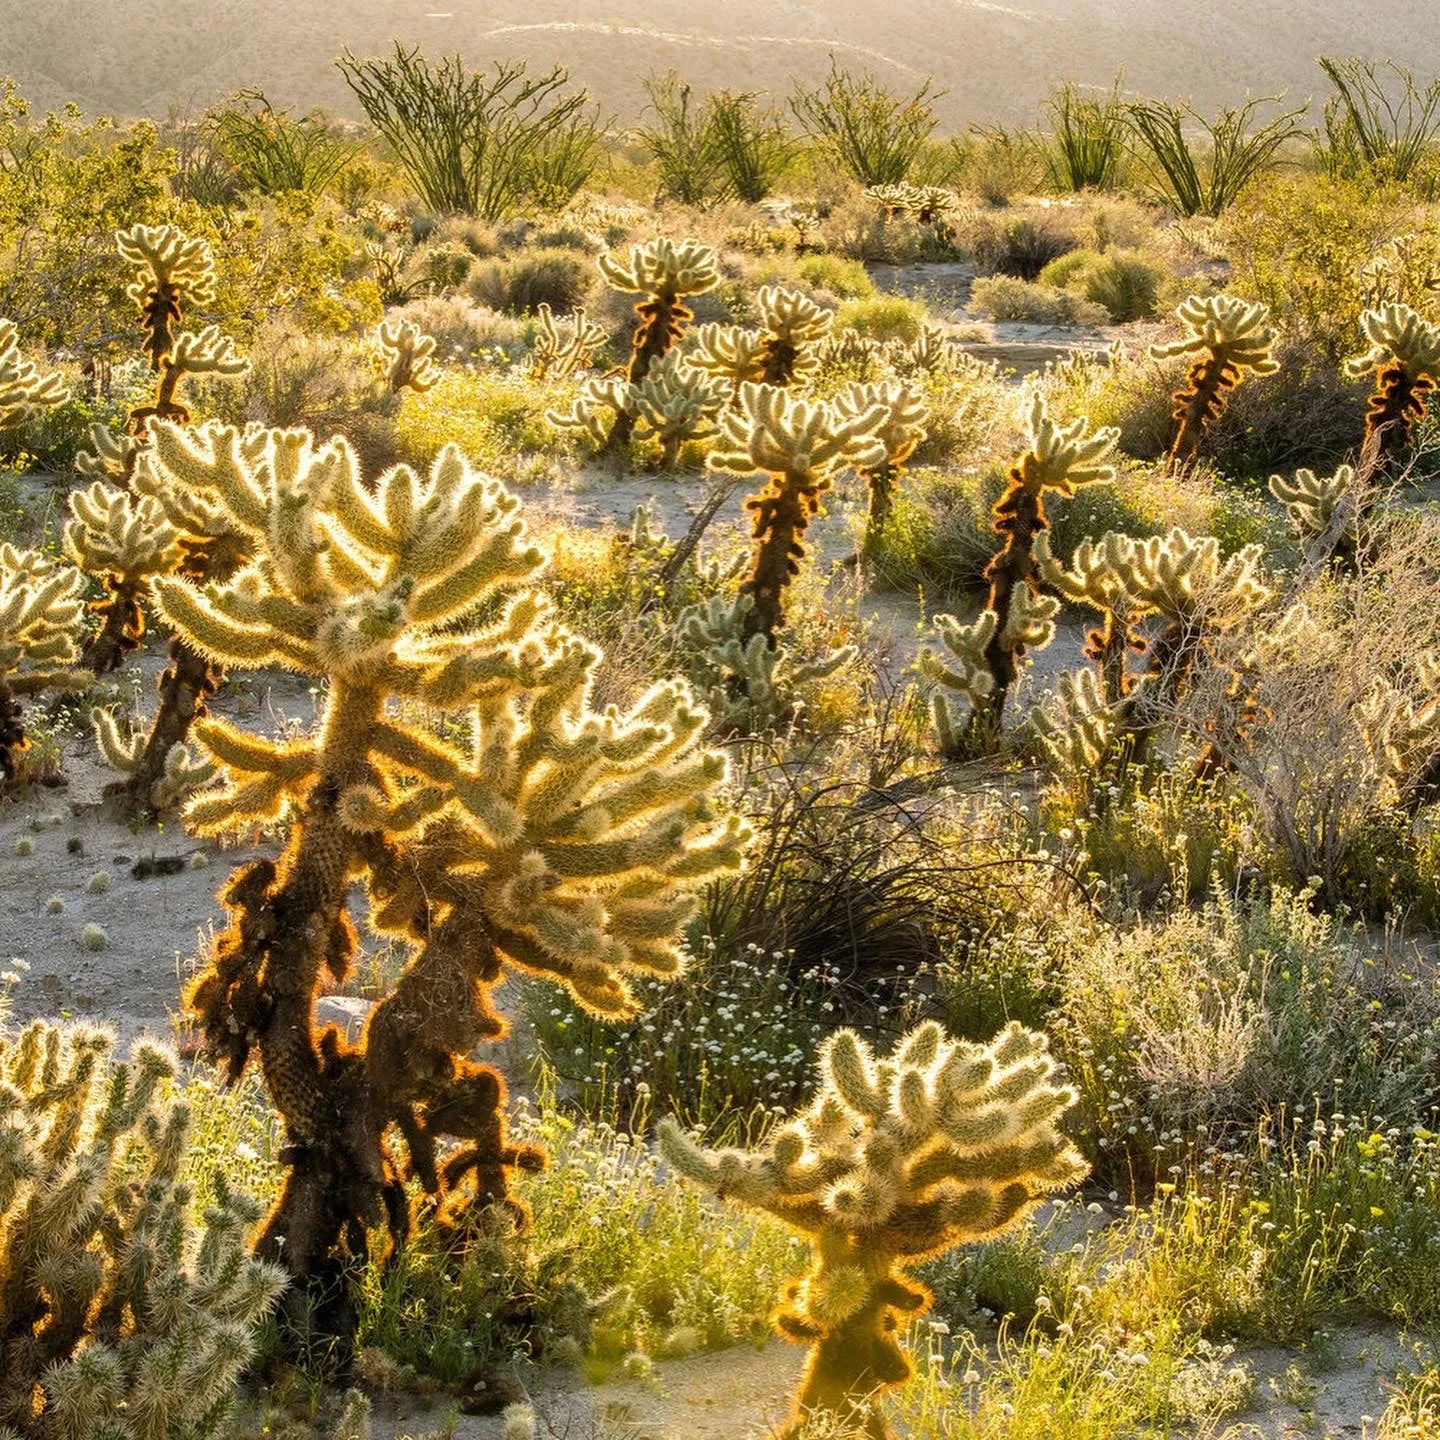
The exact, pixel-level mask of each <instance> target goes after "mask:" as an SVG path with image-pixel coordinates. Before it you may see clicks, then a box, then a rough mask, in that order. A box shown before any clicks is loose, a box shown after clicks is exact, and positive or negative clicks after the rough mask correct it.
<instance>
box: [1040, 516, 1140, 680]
mask: <svg viewBox="0 0 1440 1440" xmlns="http://www.w3.org/2000/svg"><path fill="white" fill-rule="evenodd" d="M1135 545H1136V541H1135V540H1134V539H1132V538H1131V537H1130V536H1129V535H1124V534H1121V533H1120V532H1119V531H1115V530H1112V531H1110V532H1109V533H1108V534H1106V535H1103V536H1101V538H1100V539H1099V540H1092V539H1091V538H1090V537H1089V536H1088V535H1087V536H1086V537H1085V539H1084V540H1082V541H1081V542H1080V544H1079V545H1077V546H1076V547H1075V554H1074V556H1073V557H1072V559H1071V562H1070V568H1068V569H1067V568H1066V567H1065V565H1064V564H1062V563H1061V562H1060V561H1059V560H1057V559H1056V558H1055V556H1054V555H1053V554H1052V553H1051V550H1050V536H1049V534H1048V532H1042V533H1041V534H1039V535H1037V536H1036V537H1035V564H1036V567H1037V569H1038V570H1039V573H1040V578H1041V579H1042V580H1043V581H1044V582H1045V584H1047V585H1049V586H1050V587H1051V588H1052V589H1054V590H1058V591H1059V592H1060V594H1061V595H1062V596H1063V597H1064V598H1065V599H1066V600H1069V601H1070V602H1071V603H1072V604H1076V605H1088V606H1090V608H1091V609H1093V610H1098V611H1099V612H1100V614H1101V616H1102V617H1103V621H1102V623H1101V624H1100V625H1098V626H1096V627H1095V628H1094V629H1092V630H1090V631H1089V633H1088V634H1087V635H1086V637H1085V657H1086V659H1088V660H1093V661H1094V662H1095V664H1096V665H1097V666H1098V667H1099V670H1100V677H1101V680H1102V682H1103V685H1104V693H1105V698H1106V700H1107V701H1108V702H1109V703H1111V704H1113V703H1114V702H1116V701H1117V700H1120V699H1123V698H1124V697H1125V696H1126V695H1128V694H1129V693H1130V692H1131V690H1132V689H1134V686H1135V677H1134V676H1132V675H1131V674H1130V673H1129V672H1128V670H1127V669H1126V663H1125V662H1126V654H1127V652H1129V651H1134V652H1135V653H1137V654H1143V653H1144V651H1145V648H1146V641H1145V637H1144V636H1143V635H1141V634H1140V632H1139V631H1138V630H1137V629H1136V628H1135V627H1136V625H1137V624H1138V622H1139V621H1140V620H1142V619H1143V618H1144V617H1145V616H1146V615H1148V614H1150V613H1151V612H1150V610H1149V609H1148V607H1146V606H1145V605H1143V604H1142V603H1141V602H1140V601H1139V600H1138V599H1137V598H1136V597H1135V596H1134V595H1132V594H1131V593H1130V590H1129V587H1128V585H1127V583H1126V578H1127V576H1128V575H1129V574H1130V573H1131V571H1132V569H1133V567H1134V564H1135Z"/></svg>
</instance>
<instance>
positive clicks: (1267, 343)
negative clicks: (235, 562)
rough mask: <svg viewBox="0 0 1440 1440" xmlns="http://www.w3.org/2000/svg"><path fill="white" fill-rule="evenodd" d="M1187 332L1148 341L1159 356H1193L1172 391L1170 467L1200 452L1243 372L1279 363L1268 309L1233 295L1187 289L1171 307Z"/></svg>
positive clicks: (1266, 370) (1267, 371)
mask: <svg viewBox="0 0 1440 1440" xmlns="http://www.w3.org/2000/svg"><path fill="white" fill-rule="evenodd" d="M1175 314H1176V316H1177V318H1178V319H1179V320H1180V322H1181V324H1183V325H1184V326H1185V329H1186V331H1187V333H1186V335H1185V336H1184V337H1182V338H1181V339H1179V340H1176V341H1173V342H1172V343H1170V344H1168V345H1152V346H1151V347H1150V354H1151V355H1152V356H1153V357H1154V358H1155V359H1157V360H1168V359H1171V358H1173V357H1175V356H1193V357H1194V358H1193V360H1192V361H1191V364H1190V370H1189V374H1188V376H1187V385H1186V388H1185V389H1184V390H1178V391H1176V393H1175V421H1176V426H1177V428H1176V431H1175V439H1174V441H1173V443H1172V444H1171V446H1170V455H1169V462H1168V463H1169V467H1170V468H1171V469H1172V470H1175V469H1180V468H1183V467H1184V466H1187V465H1189V464H1190V463H1191V462H1192V461H1193V460H1194V459H1195V457H1196V456H1197V455H1198V454H1199V453H1200V442H1201V441H1202V440H1203V439H1204V437H1205V432H1206V430H1207V429H1208V428H1209V427H1210V426H1211V425H1213V424H1214V423H1215V421H1216V420H1218V419H1219V418H1220V416H1221V414H1222V413H1223V412H1224V410H1225V406H1226V403H1227V402H1228V400H1229V398H1230V392H1231V391H1232V390H1233V389H1234V388H1235V387H1236V386H1237V385H1238V384H1239V383H1240V382H1241V380H1243V379H1244V377H1245V375H1246V374H1247V373H1248V374H1253V375H1273V374H1274V373H1275V371H1277V370H1278V369H1279V368H1280V364H1279V361H1277V360H1276V359H1275V358H1274V356H1273V355H1272V353H1271V352H1272V351H1273V349H1274V347H1275V339H1276V333H1275V330H1274V328H1273V327H1272V326H1270V325H1269V324H1267V323H1266V322H1267V321H1268V320H1269V317H1270V310H1269V307H1268V306H1265V305H1255V304H1251V303H1250V302H1249V301H1246V300H1239V299H1237V298H1235V297H1234V296H1232V295H1210V296H1207V297H1205V298H1203V299H1202V298H1201V297H1200V296H1199V295H1191V296H1190V297H1189V299H1187V300H1184V301H1182V302H1181V304H1180V306H1179V308H1178V309H1177V310H1176V312H1175Z"/></svg>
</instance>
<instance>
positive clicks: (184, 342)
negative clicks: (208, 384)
mask: <svg viewBox="0 0 1440 1440" xmlns="http://www.w3.org/2000/svg"><path fill="white" fill-rule="evenodd" d="M115 246H116V248H117V249H118V250H119V252H120V256H121V258H122V259H123V260H126V261H128V262H129V263H130V264H131V265H132V266H133V267H134V268H135V271H136V274H135V278H134V279H133V280H132V281H131V283H130V285H129V288H128V290H127V292H126V293H127V294H128V295H129V296H130V298H131V299H132V300H134V301H135V303H136V305H138V306H139V307H140V315H141V323H142V324H143V325H144V328H145V336H146V339H145V353H146V354H147V355H148V356H149V357H150V368H151V369H152V370H153V371H154V372H155V375H156V381H155V396H154V399H153V400H152V401H151V402H150V404H148V405H141V406H138V407H137V408H136V409H135V410H133V411H132V412H131V415H130V426H131V429H132V431H133V432H134V433H135V434H136V435H143V434H144V433H145V430H146V427H147V426H148V425H149V423H150V421H151V420H178V421H179V422H180V423H181V424H184V423H185V422H186V421H188V420H189V419H190V411H189V409H188V408H187V407H186V406H185V404H184V403H183V402H182V401H181V400H180V398H179V390H180V384H181V382H182V381H183V380H184V379H185V378H186V377H187V376H195V375H219V376H224V377H227V378H233V377H234V376H236V375H243V374H244V373H245V372H246V371H247V370H248V369H249V368H250V362H249V361H248V360H245V359H243V358H242V357H240V356H239V355H237V354H236V353H235V347H234V345H233V344H232V343H231V341H230V340H229V338H228V337H227V336H224V335H222V334H221V333H220V331H219V329H218V328H217V327H216V326H214V325H207V326H205V328H204V329H202V330H200V331H199V332H197V333H194V334H179V333H177V331H176V327H177V326H178V325H179V324H180V322H181V320H182V319H183V318H184V306H185V305H202V306H203V305H210V304H213V303H214V299H215V264H214V260H213V258H212V256H211V254H210V246H209V245H208V244H207V243H206V242H205V241H204V240H197V239H191V238H190V237H189V236H187V235H185V234H184V232H183V231H180V230H178V229H176V227H175V226H173V225H159V226H155V227H151V226H148V225H136V226H134V227H133V228H132V229H130V230H121V231H120V232H118V233H117V234H116V236H115Z"/></svg>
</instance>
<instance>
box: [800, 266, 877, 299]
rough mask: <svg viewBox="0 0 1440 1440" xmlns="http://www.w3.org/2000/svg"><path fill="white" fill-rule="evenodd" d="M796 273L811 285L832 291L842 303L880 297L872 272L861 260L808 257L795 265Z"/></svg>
mask: <svg viewBox="0 0 1440 1440" xmlns="http://www.w3.org/2000/svg"><path fill="white" fill-rule="evenodd" d="M795 272H796V274H798V275H799V277H800V278H801V279H802V280H803V281H805V283H806V284H807V285H813V286H814V287H815V288H816V289H817V290H828V291H829V292H830V293H831V294H832V295H838V296H839V297H840V298H841V299H842V300H869V299H871V298H873V297H874V295H875V294H876V290H875V282H874V281H873V280H872V279H871V278H870V272H869V271H868V270H867V269H866V268H865V266H864V265H863V264H861V262H860V261H859V260H847V259H845V258H844V256H842V255H805V256H802V257H801V258H800V259H799V260H798V261H797V262H796V264H795Z"/></svg>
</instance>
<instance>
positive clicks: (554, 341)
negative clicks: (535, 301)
mask: <svg viewBox="0 0 1440 1440" xmlns="http://www.w3.org/2000/svg"><path fill="white" fill-rule="evenodd" d="M535 318H536V320H537V322H538V324H539V327H540V328H539V331H538V332H537V334H536V336H535V349H534V352H533V353H532V354H531V357H530V373H531V375H532V376H533V377H534V378H535V379H536V380H548V379H554V380H568V379H569V378H570V377H571V376H572V375H576V374H578V373H579V372H580V371H581V370H588V369H589V368H590V365H591V363H592V362H593V360H594V358H595V352H596V351H597V350H598V349H599V348H600V347H601V346H602V345H603V344H604V343H605V342H606V341H607V340H608V339H609V338H610V337H609V336H608V335H607V334H606V333H605V331H604V330H603V329H602V328H601V327H600V326H599V325H596V324H593V323H592V322H591V320H590V318H589V317H588V316H587V315H586V314H585V312H584V310H577V311H575V313H574V314H573V315H571V316H570V318H569V319H568V320H562V321H557V320H556V319H555V317H554V315H553V314H552V313H551V310H550V307H549V306H548V305H547V304H545V303H544V302H543V301H542V302H541V303H540V305H539V307H538V308H537V309H536V311H535Z"/></svg>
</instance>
